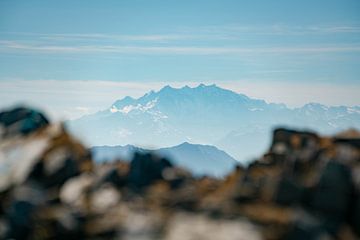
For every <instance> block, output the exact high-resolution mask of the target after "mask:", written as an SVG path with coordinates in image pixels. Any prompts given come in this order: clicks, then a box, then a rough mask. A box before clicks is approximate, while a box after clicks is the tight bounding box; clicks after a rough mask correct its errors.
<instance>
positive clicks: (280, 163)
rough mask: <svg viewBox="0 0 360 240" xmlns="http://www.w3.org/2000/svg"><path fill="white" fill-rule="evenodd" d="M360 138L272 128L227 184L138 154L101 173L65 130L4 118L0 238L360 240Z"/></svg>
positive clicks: (25, 112) (23, 113)
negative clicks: (266, 142)
mask: <svg viewBox="0 0 360 240" xmlns="http://www.w3.org/2000/svg"><path fill="white" fill-rule="evenodd" d="M359 236H360V134H359V133H358V132H357V131H355V130H349V131H347V132H344V133H341V134H339V135H337V136H335V137H321V136H318V135H316V134H315V133H311V132H298V131H293V130H288V129H276V130H275V131H274V135H273V141H272V144H271V146H270V149H269V151H268V152H267V153H266V154H264V156H262V157H261V158H259V159H258V160H256V161H254V162H253V163H252V164H250V165H249V166H247V167H243V166H239V167H237V168H236V169H234V171H233V172H232V173H231V174H230V175H228V176H227V177H226V178H225V179H214V178H209V177H202V178H195V177H194V176H192V174H191V173H189V172H187V171H185V170H183V169H181V168H178V167H176V166H174V165H173V164H172V163H171V161H170V160H168V159H165V158H161V157H159V156H155V155H152V154H150V153H145V154H143V153H138V154H136V155H135V156H134V159H133V160H132V161H131V162H130V163H127V162H123V161H121V160H120V159H119V161H117V162H113V163H106V164H101V165H95V164H94V163H93V162H92V160H91V156H90V153H89V152H88V150H87V149H86V148H85V147H84V146H83V145H81V144H80V143H79V142H78V141H77V140H76V139H74V138H73V137H72V136H70V135H69V134H68V133H67V131H66V130H65V129H64V127H63V126H62V125H61V124H60V125H59V124H49V122H48V120H47V119H46V117H45V116H43V115H42V114H41V113H39V112H36V111H34V110H31V109H26V108H18V109H14V110H11V111H8V112H3V113H0V239H129V240H130V239H165V240H177V239H179V240H180V239H181V240H187V239H189V240H190V239H191V240H192V239H229V240H232V239H234V240H235V239H244V240H245V239H246V240H252V239H290V240H292V239H294V240H295V239H307V240H311V239H359Z"/></svg>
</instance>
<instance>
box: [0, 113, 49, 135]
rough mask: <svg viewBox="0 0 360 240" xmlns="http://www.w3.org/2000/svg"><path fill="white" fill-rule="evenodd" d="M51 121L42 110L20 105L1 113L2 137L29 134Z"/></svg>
mask: <svg viewBox="0 0 360 240" xmlns="http://www.w3.org/2000/svg"><path fill="white" fill-rule="evenodd" d="M48 124H49V121H48V120H47V118H46V117H45V116H44V115H43V114H42V113H40V112H38V111H36V110H33V109H29V108H25V107H18V108H15V109H12V110H9V111H5V112H1V113H0V127H1V128H2V131H0V133H1V134H0V137H8V136H13V135H17V134H29V133H31V132H33V131H35V130H37V129H39V128H41V127H44V126H47V125H48Z"/></svg>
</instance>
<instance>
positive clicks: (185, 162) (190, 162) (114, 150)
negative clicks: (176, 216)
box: [91, 142, 237, 177]
mask: <svg viewBox="0 0 360 240" xmlns="http://www.w3.org/2000/svg"><path fill="white" fill-rule="evenodd" d="M150 151H151V152H152V153H155V154H158V155H159V156H163V157H167V158H169V159H170V160H171V161H172V162H173V163H175V164H176V165H178V166H181V167H183V168H186V169H188V170H191V172H192V173H194V174H198V175H212V176H217V177H222V176H225V175H226V174H227V173H229V172H230V171H231V170H233V169H234V167H235V166H236V164H237V161H236V160H235V159H234V158H232V157H231V156H230V155H228V154H227V153H226V152H224V151H222V150H219V149H218V148H216V147H214V146H209V145H200V144H190V143H187V142H184V143H182V144H180V145H177V146H174V147H169V148H160V149H156V150H147V149H143V148H139V147H135V146H133V145H126V146H97V147H92V148H91V152H92V155H93V158H94V159H95V161H96V162H105V161H113V160H116V159H121V160H125V161H129V160H131V159H132V157H133V154H134V152H143V153H144V152H150Z"/></svg>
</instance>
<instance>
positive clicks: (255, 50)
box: [0, 41, 360, 55]
mask: <svg viewBox="0 0 360 240" xmlns="http://www.w3.org/2000/svg"><path fill="white" fill-rule="evenodd" d="M0 50H3V51H4V50H5V51H6V50H17V51H30V52H38V53H123V54H184V55H219V54H289V53H292V54H307V53H336V52H359V51H360V45H344V46H310V47H198V46H185V47H184V46H159V47H157V46H121V45H120V46H117V45H80V46H61V45H43V44H30V43H27V44H25V43H20V42H17V41H0Z"/></svg>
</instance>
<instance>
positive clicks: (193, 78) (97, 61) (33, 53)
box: [0, 0, 360, 119]
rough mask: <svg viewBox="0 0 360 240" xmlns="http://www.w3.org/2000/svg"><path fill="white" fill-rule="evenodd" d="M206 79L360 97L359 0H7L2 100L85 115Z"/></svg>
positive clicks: (339, 99) (257, 90)
mask: <svg viewBox="0 0 360 240" xmlns="http://www.w3.org/2000/svg"><path fill="white" fill-rule="evenodd" d="M200 83H205V84H213V83H215V84H217V85H218V86H220V87H224V88H228V89H231V90H234V91H236V92H241V93H244V94H247V95H249V96H250V97H255V98H261V99H264V100H266V101H268V102H281V103H285V104H287V105H288V106H290V107H298V106H301V105H303V104H305V103H307V102H320V103H323V104H326V105H349V106H353V105H360V96H359V92H360V1H359V0H316V1H314V0H302V1H295V0H276V1H275V0H274V1H269V0H218V1H214V0H206V1H205V0H197V1H194V0H181V1H178V0H163V1H160V0H152V1H148V0H122V1H118V0H107V1H100V0H98V1H95V0H77V1H73V0H62V1H52V0H47V1H45V0H43V1H40V0H31V1H28V0H23V1H21V0H0V108H4V107H7V106H11V105H14V104H16V103H27V104H32V105H34V106H36V107H39V108H42V109H45V110H46V111H48V112H49V113H50V114H51V116H53V117H54V118H61V119H66V118H76V117H79V116H81V115H82V114H87V113H91V112H94V111H97V110H101V109H103V108H107V107H109V106H110V105H111V104H112V102H114V101H115V100H117V99H120V98H122V97H124V96H126V95H130V96H134V97H139V96H141V95H143V94H145V93H146V92H147V91H149V90H152V89H154V90H158V89H160V88H161V87H162V86H164V85H167V84H169V85H171V86H175V87H180V86H183V85H185V84H188V85H190V86H196V85H198V84H200Z"/></svg>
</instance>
